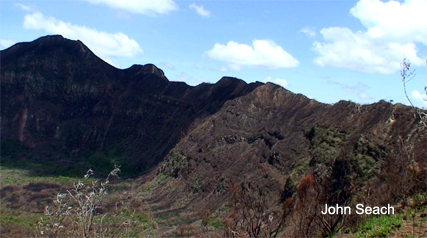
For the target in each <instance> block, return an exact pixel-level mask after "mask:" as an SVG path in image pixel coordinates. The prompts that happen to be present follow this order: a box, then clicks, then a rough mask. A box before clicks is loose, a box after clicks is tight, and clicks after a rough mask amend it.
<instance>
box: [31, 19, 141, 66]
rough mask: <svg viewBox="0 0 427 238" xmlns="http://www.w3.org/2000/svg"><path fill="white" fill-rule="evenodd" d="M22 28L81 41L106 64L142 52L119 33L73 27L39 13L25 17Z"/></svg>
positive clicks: (133, 42) (136, 45) (130, 40)
mask: <svg viewBox="0 0 427 238" xmlns="http://www.w3.org/2000/svg"><path fill="white" fill-rule="evenodd" d="M24 28H26V29H33V30H44V31H46V32H47V33H49V34H60V35H62V36H64V37H66V38H69V39H73V40H77V39H78V40H81V41H82V42H83V43H84V44H85V45H87V46H88V47H89V48H90V49H91V50H92V51H93V52H94V53H95V54H96V55H98V56H99V57H101V58H103V59H104V60H106V61H107V62H112V61H111V59H109V57H118V56H125V57H131V56H134V55H136V54H142V52H143V51H142V49H141V48H140V47H139V45H138V43H137V42H136V41H135V40H133V39H130V38H129V37H128V36H127V35H125V34H123V33H121V32H118V33H114V34H112V33H107V32H102V31H98V30H96V29H92V28H88V27H86V26H78V25H73V24H71V23H69V22H63V21H60V20H57V19H56V18H54V17H48V16H44V15H43V14H42V13H40V12H34V13H32V14H27V15H25V17H24Z"/></svg>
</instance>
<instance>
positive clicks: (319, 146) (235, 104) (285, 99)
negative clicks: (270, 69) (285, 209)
mask: <svg viewBox="0 0 427 238" xmlns="http://www.w3.org/2000/svg"><path fill="white" fill-rule="evenodd" d="M414 113H415V110H414V109H412V108H409V107H406V106H403V105H399V104H398V105H391V104H390V103H387V102H384V101H380V102H378V103H375V104H372V105H358V104H355V103H351V102H346V101H340V102H338V103H336V104H334V105H327V104H322V103H318V102H316V101H315V100H311V99H308V98H307V97H305V96H303V95H299V94H294V93H292V92H290V91H287V90H286V89H283V88H281V87H279V86H277V85H274V84H270V83H268V84H266V85H262V86H260V87H258V88H256V89H255V90H254V91H253V92H251V93H250V94H248V95H246V96H242V97H239V98H236V99H234V100H230V101H228V102H226V103H225V104H224V106H223V107H222V108H221V110H219V111H218V112H217V113H216V114H214V115H212V116H210V117H208V118H206V119H205V120H204V121H203V122H202V123H201V124H200V125H199V126H197V127H196V128H195V129H193V130H191V131H190V132H189V133H188V135H187V136H186V137H185V138H184V139H183V140H181V141H180V143H178V144H177V145H176V146H175V148H173V149H172V150H171V151H170V153H169V154H168V156H167V157H166V159H165V161H164V162H162V163H161V164H160V165H159V167H158V169H157V171H156V172H153V174H152V175H151V177H150V176H148V178H145V179H147V180H148V181H153V180H154V181H155V180H156V177H158V176H163V177H164V176H165V175H166V176H169V179H168V180H167V181H168V182H166V183H163V184H162V185H160V186H157V187H156V188H155V189H153V190H152V191H151V192H150V195H149V196H148V197H147V201H148V202H149V204H151V206H152V209H153V211H155V212H157V215H158V216H162V217H173V216H176V217H177V218H176V219H172V220H171V221H169V222H171V223H172V224H183V223H184V224H186V223H187V224H188V223H191V222H193V221H196V220H198V219H201V218H203V216H204V215H203V214H204V212H205V211H207V212H206V213H207V214H213V213H215V212H216V213H221V211H222V210H223V208H222V207H223V206H224V205H225V204H227V203H229V202H230V201H229V199H230V196H231V194H232V191H233V190H230V189H233V188H235V185H238V187H240V188H242V189H244V190H246V191H247V192H248V194H246V195H245V196H248V197H249V199H260V200H264V202H265V203H266V205H265V207H264V209H265V210H263V214H267V215H268V214H270V212H274V211H275V212H276V213H274V214H278V216H280V214H281V212H282V203H283V202H284V201H285V200H287V199H288V198H292V197H293V196H294V194H295V189H296V188H297V187H298V186H299V185H300V184H301V182H300V181H301V180H302V179H303V177H304V176H307V175H310V176H311V175H312V176H313V177H314V179H315V180H316V181H322V184H321V185H322V186H323V187H324V189H326V191H325V192H326V194H329V195H327V196H329V197H320V196H319V200H321V201H322V202H323V203H321V204H322V206H324V204H325V203H328V204H335V203H339V204H344V202H350V201H353V202H356V201H357V202H362V203H363V204H375V205H376V206H379V205H382V204H384V202H389V203H390V202H396V199H397V200H398V198H400V197H399V196H402V195H403V194H405V192H404V191H403V190H399V189H400V188H399V187H398V186H399V185H398V184H397V183H395V181H392V178H394V177H393V176H395V177H397V178H398V179H400V180H401V181H402V183H404V185H403V186H407V188H409V187H411V188H412V186H414V187H416V188H417V189H421V191H422V189H426V188H427V186H426V184H425V179H426V176H425V175H426V170H425V168H426V165H427V153H426V148H427V143H426V142H427V140H426V131H425V130H426V129H425V128H423V127H419V126H418V119H417V118H416V117H414ZM403 141H404V143H405V145H406V144H408V145H411V146H412V150H411V151H410V153H413V158H414V161H416V163H417V164H418V166H419V167H418V168H419V173H418V175H417V176H419V177H417V179H419V180H417V182H414V183H415V184H410V182H403V181H404V179H403V178H402V177H401V176H403V177H404V176H407V177H408V178H409V177H410V175H408V173H407V172H408V171H407V170H405V168H406V167H405V166H407V165H408V164H407V160H408V158H406V155H405V154H400V153H401V152H402V150H405V153H406V152H408V151H406V147H403V146H401V145H402V142H403ZM399 156H402V157H399ZM411 158H412V157H411ZM391 161H394V162H396V161H397V163H400V164H403V167H404V168H402V169H401V170H399V169H398V166H397V167H396V166H394V165H396V164H394V165H393V163H392V162H391ZM414 161H413V162H414ZM391 168H393V172H392V173H390V169H391ZM405 171H406V172H405ZM393 173H394V174H393ZM423 181H424V182H423ZM412 182H413V181H412ZM418 183H420V184H418ZM146 187H147V184H144V185H143V186H142V189H144V188H146ZM350 187H351V189H353V188H354V190H351V189H350ZM393 189H394V190H395V191H396V192H395V193H394V194H392V192H390V191H392V190H393ZM367 190H370V191H371V196H372V197H369V198H367V197H365V196H367V194H366V191H367ZM397 190H398V191H397ZM415 190H416V189H414V190H413V191H411V192H412V193H413V192H414V191H415ZM251 191H252V193H253V192H255V194H251ZM343 191H344V192H343ZM356 191H357V192H356ZM418 191H420V190H418ZM321 192H323V190H322V191H321ZM347 192H348V193H349V194H345V193H347ZM350 192H351V194H350ZM319 193H320V192H319ZM356 193H357V196H356V195H355V194H356ZM257 194H258V195H257ZM259 194H262V196H260V195H259ZM339 194H340V195H339ZM322 196H323V195H322ZM325 196H326V195H325ZM295 199H296V198H294V201H295ZM227 201H228V202H227ZM313 204H314V203H313ZM319 209H320V208H319ZM318 212H320V210H319V211H318ZM179 214H186V215H185V216H183V215H179ZM272 214H273V213H272ZM218 216H219V215H218ZM233 216H234V215H233ZM246 216H247V215H246ZM276 217H277V216H276ZM359 218H361V217H360V216H359V217H357V218H355V220H357V219H359ZM242 219H243V218H242ZM257 221H259V220H257ZM174 222H175V223H174ZM293 223H295V224H296V222H295V221H293ZM169 226H170V224H169ZM291 226H292V225H291ZM293 226H294V227H295V226H296V225H293ZM312 227H316V225H312ZM316 229H319V230H320V228H319V227H317V228H316ZM310 234H312V235H313V234H316V233H310ZM309 236H311V235H309Z"/></svg>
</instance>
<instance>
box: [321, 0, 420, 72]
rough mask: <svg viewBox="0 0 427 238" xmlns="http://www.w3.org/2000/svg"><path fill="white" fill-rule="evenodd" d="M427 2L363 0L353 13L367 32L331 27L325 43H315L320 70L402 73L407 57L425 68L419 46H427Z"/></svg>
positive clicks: (323, 33)
mask: <svg viewBox="0 0 427 238" xmlns="http://www.w3.org/2000/svg"><path fill="white" fill-rule="evenodd" d="M426 11H427V1H425V0H406V1H405V2H403V3H400V2H397V1H394V0H391V1H388V2H386V3H384V2H381V1H379V0H360V1H359V2H358V3H357V4H356V6H355V7H353V8H352V9H351V10H350V13H351V14H352V15H353V16H355V17H356V18H358V19H359V20H360V21H361V23H362V24H363V26H364V27H365V28H366V30H365V31H358V32H353V31H352V30H350V29H348V28H342V27H328V28H323V29H322V30H321V31H320V33H321V34H322V36H323V38H324V42H317V41H316V42H314V43H313V46H314V47H313V50H314V51H316V52H317V53H318V54H319V57H317V58H315V59H314V62H315V63H316V64H318V65H320V66H333V67H340V68H348V69H351V70H354V71H359V72H368V73H381V74H391V73H395V72H397V71H398V70H399V69H400V62H401V61H402V59H403V57H406V58H407V59H408V60H409V61H410V62H412V63H413V64H414V65H422V64H423V63H424V60H423V59H421V58H420V57H419V56H418V54H417V53H418V52H417V47H416V44H417V43H421V44H424V45H427V14H425V12H426Z"/></svg>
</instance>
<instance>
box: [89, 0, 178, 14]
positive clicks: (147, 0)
mask: <svg viewBox="0 0 427 238" xmlns="http://www.w3.org/2000/svg"><path fill="white" fill-rule="evenodd" d="M86 1H87V2H89V3H92V4H103V5H107V6H109V7H111V8H113V9H120V10H125V11H128V12H132V13H136V14H144V15H156V14H166V13H169V12H171V11H175V10H177V9H178V5H177V4H176V3H175V2H174V1H173V0H155V1H153V0H86Z"/></svg>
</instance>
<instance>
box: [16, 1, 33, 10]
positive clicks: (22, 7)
mask: <svg viewBox="0 0 427 238" xmlns="http://www.w3.org/2000/svg"><path fill="white" fill-rule="evenodd" d="M15 6H17V7H20V8H21V9H22V10H24V11H27V12H32V11H33V9H32V8H31V7H30V6H27V5H24V4H21V3H17V4H15Z"/></svg>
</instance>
